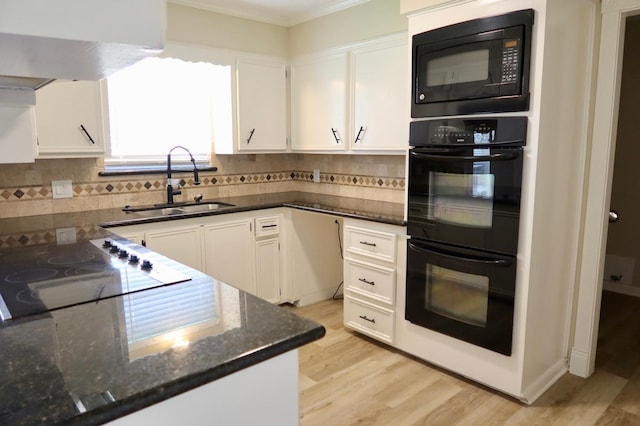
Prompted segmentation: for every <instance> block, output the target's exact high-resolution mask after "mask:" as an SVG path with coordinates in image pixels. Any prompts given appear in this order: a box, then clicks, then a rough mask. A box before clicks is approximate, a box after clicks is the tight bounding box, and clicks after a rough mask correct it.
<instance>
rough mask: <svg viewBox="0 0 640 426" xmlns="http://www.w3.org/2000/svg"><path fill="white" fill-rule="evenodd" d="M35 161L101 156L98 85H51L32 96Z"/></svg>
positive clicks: (90, 82)
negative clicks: (34, 105)
mask: <svg viewBox="0 0 640 426" xmlns="http://www.w3.org/2000/svg"><path fill="white" fill-rule="evenodd" d="M36 128H37V138H38V158H72V157H98V156H101V155H103V154H104V130H103V108H102V94H101V88H100V82H97V81H54V82H53V83H50V84H48V85H47V86H44V87H43V88H41V89H39V90H38V91H37V92H36Z"/></svg>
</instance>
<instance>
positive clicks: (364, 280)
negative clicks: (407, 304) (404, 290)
mask: <svg viewBox="0 0 640 426" xmlns="http://www.w3.org/2000/svg"><path fill="white" fill-rule="evenodd" d="M344 266H345V271H344V282H345V288H346V289H347V290H348V291H351V292H353V293H357V294H360V295H363V296H367V297H370V298H372V299H375V300H377V301H380V302H383V303H388V304H390V305H393V304H394V302H395V294H396V270H395V269H393V268H387V267H384V266H378V265H372V264H369V263H365V262H358V261H356V260H352V259H347V260H345V264H344Z"/></svg>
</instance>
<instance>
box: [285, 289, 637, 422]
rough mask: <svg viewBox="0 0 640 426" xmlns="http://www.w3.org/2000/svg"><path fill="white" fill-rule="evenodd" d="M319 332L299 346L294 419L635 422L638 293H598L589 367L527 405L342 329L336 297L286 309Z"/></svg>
mask: <svg viewBox="0 0 640 426" xmlns="http://www.w3.org/2000/svg"><path fill="white" fill-rule="evenodd" d="M289 309H292V310H293V311H294V312H296V313H297V314H299V315H301V316H304V317H307V318H311V319H313V320H316V321H318V322H320V323H322V324H323V325H324V326H325V328H326V329H327V334H326V336H325V337H324V338H322V339H321V340H318V341H316V342H313V343H311V344H309V345H306V346H304V347H302V348H301V349H300V393H301V394H300V424H301V425H303V426H310V425H331V426H338V425H394V426H396V425H446V426H450V425H483V426H484V425H563V426H564V425H580V426H586V425H640V299H638V298H633V297H629V296H622V295H619V294H615V293H608V292H605V294H604V295H603V303H602V315H601V317H602V320H601V332H600V336H599V349H598V357H597V363H596V372H595V373H594V374H593V375H592V376H591V377H589V378H588V379H582V378H579V377H577V376H574V375H571V374H566V375H565V376H564V377H562V378H561V379H560V380H559V381H558V382H557V383H556V384H555V385H554V386H553V387H552V388H551V389H549V390H548V391H547V392H546V393H545V394H544V395H542V396H541V397H540V398H539V399H538V401H536V403H534V404H533V405H531V406H526V405H525V404H522V403H521V402H519V401H517V400H514V399H511V398H509V397H506V396H504V395H502V394H500V393H497V392H494V391H492V390H490V389H487V388H484V387H482V386H480V385H478V384H475V383H473V382H470V381H466V380H465V379H463V378H460V377H458V376H456V375H453V374H451V373H448V372H446V371H444V370H440V369H438V368H435V367H433V366H431V365H429V364H428V363H426V362H423V361H421V360H418V359H416V358H414V357H412V356H409V355H406V354H404V353H402V352H399V351H395V350H393V349H392V348H390V347H388V346H386V345H383V344H381V343H378V342H376V341H375V340H373V339H369V338H367V337H364V336H362V335H360V334H358V333H354V332H352V331H350V330H347V329H345V328H344V327H343V325H342V301H340V300H338V301H333V300H328V301H324V302H321V303H318V304H314V305H311V306H307V307H303V308H289Z"/></svg>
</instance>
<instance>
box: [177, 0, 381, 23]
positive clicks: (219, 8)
mask: <svg viewBox="0 0 640 426" xmlns="http://www.w3.org/2000/svg"><path fill="white" fill-rule="evenodd" d="M168 1H169V3H175V4H181V5H185V6H191V7H195V8H198V9H203V10H208V11H212V12H217V13H223V14H226V15H232V16H237V17H240V18H247V19H253V20H256V21H262V22H268V23H271V24H276V25H282V26H287V27H288V26H291V25H296V24H299V23H301V22H305V21H308V20H311V19H314V18H317V17H320V16H324V15H328V14H330V13H334V12H337V11H339V10H342V9H346V8H348V7H351V6H355V5H357V4H361V3H366V2H367V1H369V0H168Z"/></svg>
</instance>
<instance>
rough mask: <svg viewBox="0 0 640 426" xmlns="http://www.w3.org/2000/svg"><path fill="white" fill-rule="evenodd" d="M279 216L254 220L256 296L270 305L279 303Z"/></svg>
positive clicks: (280, 259) (280, 260) (280, 261)
mask: <svg viewBox="0 0 640 426" xmlns="http://www.w3.org/2000/svg"><path fill="white" fill-rule="evenodd" d="M279 234H280V216H279V215H274V216H261V217H256V219H255V238H256V242H255V255H256V284H257V285H256V289H257V294H256V296H258V297H260V298H261V299H263V300H266V301H268V302H271V303H278V302H280V293H281V291H280V287H281V284H282V280H281V274H280V271H281V270H282V266H281V263H282V258H281V256H280V237H279Z"/></svg>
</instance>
